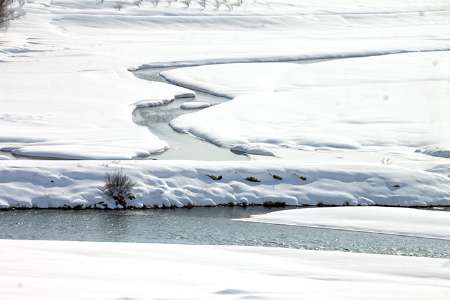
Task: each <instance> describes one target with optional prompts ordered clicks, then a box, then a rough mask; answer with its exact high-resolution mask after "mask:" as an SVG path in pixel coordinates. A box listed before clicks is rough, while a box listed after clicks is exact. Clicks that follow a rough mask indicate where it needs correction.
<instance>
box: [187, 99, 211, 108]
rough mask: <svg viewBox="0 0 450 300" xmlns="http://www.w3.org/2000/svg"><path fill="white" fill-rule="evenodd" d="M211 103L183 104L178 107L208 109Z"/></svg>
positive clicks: (191, 102) (193, 102) (195, 102)
mask: <svg viewBox="0 0 450 300" xmlns="http://www.w3.org/2000/svg"><path fill="white" fill-rule="evenodd" d="M210 106H211V103H208V102H201V101H190V102H184V103H182V104H181V105H180V108H181V109H200V108H207V107H210Z"/></svg>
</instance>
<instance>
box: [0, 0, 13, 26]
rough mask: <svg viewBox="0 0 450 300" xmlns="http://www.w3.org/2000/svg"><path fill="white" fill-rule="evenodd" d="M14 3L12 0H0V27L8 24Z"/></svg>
mask: <svg viewBox="0 0 450 300" xmlns="http://www.w3.org/2000/svg"><path fill="white" fill-rule="evenodd" d="M11 4H12V0H0V27H3V26H6V23H7V22H8V20H9V17H10V14H11V12H10V10H9V7H10V6H11Z"/></svg>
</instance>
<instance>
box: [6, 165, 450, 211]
mask: <svg viewBox="0 0 450 300" xmlns="http://www.w3.org/2000/svg"><path fill="white" fill-rule="evenodd" d="M117 170H121V171H123V172H124V173H125V174H127V175H129V176H130V178H131V179H132V180H133V181H135V182H136V184H137V185H136V187H135V188H134V191H133V193H134V194H135V196H136V199H134V200H130V201H129V205H130V206H133V207H153V206H156V207H190V206H215V205H221V204H222V205H228V204H235V205H252V204H264V203H266V204H267V205H275V204H281V203H282V204H285V205H293V206H297V205H298V206H302V205H388V206H406V207H407V206H439V205H443V206H450V184H449V183H450V179H449V178H448V177H447V176H444V175H442V174H439V173H433V172H426V171H416V170H411V169H406V168H400V167H394V166H381V165H373V164H359V165H357V164H348V165H346V164H335V165H331V164H305V163H303V162H298V161H297V162H294V161H287V160H286V161H275V160H268V161H254V162H251V161H250V162H242V161H236V162H206V161H205V162H200V161H162V160H161V161H148V160H147V161H145V160H136V161H79V162H77V161H39V160H35V161H30V160H5V161H2V163H1V165H0V174H1V177H0V178H1V180H0V206H1V207H2V208H13V207H16V208H32V207H39V208H48V207H49V208H57V207H59V208H61V207H69V208H70V207H79V208H86V207H97V208H105V207H109V208H115V207H117V205H116V203H115V201H114V200H112V199H110V198H108V197H107V196H106V195H105V194H104V193H103V192H102V190H101V188H102V186H103V185H104V180H105V175H106V174H107V173H109V172H115V171H117Z"/></svg>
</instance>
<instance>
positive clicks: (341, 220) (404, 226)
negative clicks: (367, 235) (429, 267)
mask: <svg viewBox="0 0 450 300" xmlns="http://www.w3.org/2000/svg"><path fill="white" fill-rule="evenodd" d="M242 221H249V222H262V223H272V224H283V225H296V226H308V227H317V228H332V229H340V230H353V231H365V232H378V233H386V234H399V235H408V236H419V237H428V238H438V239H446V240H450V213H449V212H445V211H431V210H420V209H410V208H394V207H326V208H320V209H314V208H305V209H291V210H285V211H278V212H273V213H268V214H264V215H254V216H251V218H249V219H245V220H242Z"/></svg>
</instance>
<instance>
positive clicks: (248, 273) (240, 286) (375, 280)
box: [0, 240, 450, 300]
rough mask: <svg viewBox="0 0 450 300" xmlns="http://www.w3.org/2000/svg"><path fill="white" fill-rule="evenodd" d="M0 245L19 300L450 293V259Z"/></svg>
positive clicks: (8, 282)
mask: <svg viewBox="0 0 450 300" xmlns="http://www.w3.org/2000/svg"><path fill="white" fill-rule="evenodd" d="M0 245H1V247H0V248H1V253H2V255H1V256H0V262H1V264H2V273H1V275H0V290H1V294H2V295H5V296H7V297H8V299H15V300H22V299H34V300H39V299H68V300H71V299H105V300H106V299H149V298H151V299H186V298H189V299H223V298H224V297H225V298H227V299H243V298H246V299H254V298H262V299H299V298H301V299H330V297H334V298H336V299H349V300H351V299H358V300H359V299H361V298H364V299H377V300H380V299H392V297H393V295H395V299H408V300H412V299H445V298H446V297H447V296H448V294H449V293H450V288H449V285H448V282H449V281H450V275H449V272H448V266H449V262H448V260H447V259H437V258H419V257H401V256H388V255H373V254H357V253H344V252H331V251H330V252H328V251H307V250H295V249H281V248H262V247H236V246H190V245H170V244H169V245H164V244H134V243H95V242H66V241H11V240H1V241H0ZM174 286H176V288H174ZM77 287H82V288H77ZM75 290H76V292H73V291H75ZM68 291H72V292H68Z"/></svg>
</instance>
